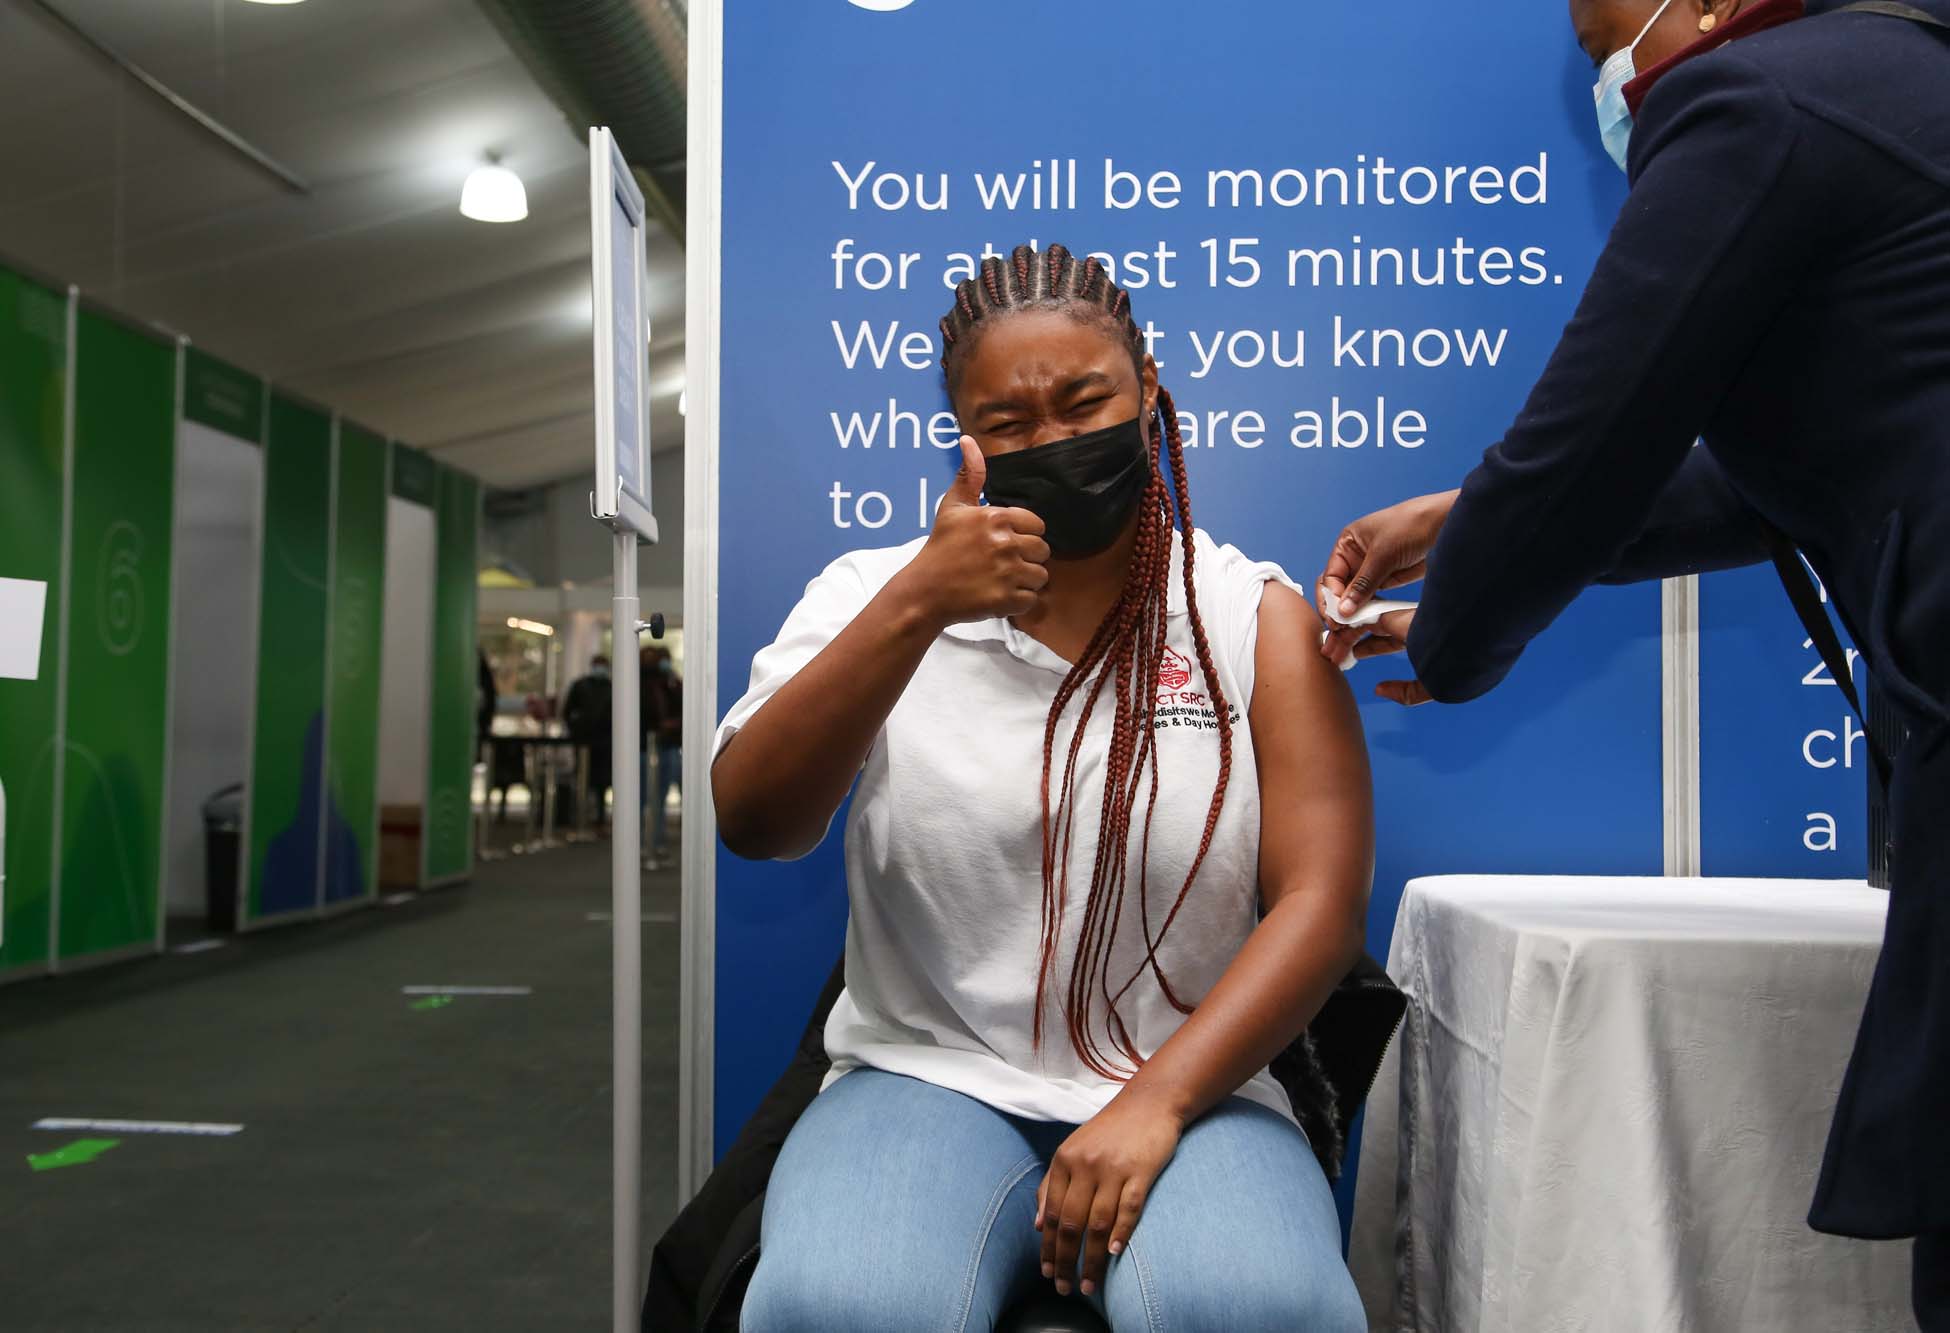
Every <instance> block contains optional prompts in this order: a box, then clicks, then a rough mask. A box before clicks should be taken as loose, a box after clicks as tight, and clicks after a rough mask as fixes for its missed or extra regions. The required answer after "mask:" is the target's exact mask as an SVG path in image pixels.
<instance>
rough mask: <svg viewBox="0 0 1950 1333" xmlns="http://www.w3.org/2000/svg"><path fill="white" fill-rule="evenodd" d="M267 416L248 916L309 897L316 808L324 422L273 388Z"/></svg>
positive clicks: (326, 505) (321, 736) (324, 574)
mask: <svg viewBox="0 0 1950 1333" xmlns="http://www.w3.org/2000/svg"><path fill="white" fill-rule="evenodd" d="M269 416H270V422H269V425H270V429H269V438H268V440H267V442H266V445H265V459H264V526H263V532H264V573H263V580H262V582H261V584H260V585H259V586H260V589H261V591H260V593H259V597H260V610H259V614H258V628H257V714H256V722H255V731H254V733H253V739H252V745H251V787H250V815H249V830H250V877H249V886H250V887H249V892H248V893H247V895H246V897H245V920H246V921H247V922H250V921H261V920H264V919H267V918H273V917H280V916H287V915H290V914H291V913H294V912H309V911H312V910H313V909H315V908H316V907H317V906H318V898H319V874H318V872H319V856H318V849H319V826H320V816H321V814H322V813H323V809H324V801H323V800H322V799H321V797H322V795H323V793H322V790H321V784H322V782H323V781H324V754H325V745H324V741H325V676H326V672H325V655H326V651H327V644H326V637H327V620H328V614H329V608H328V600H329V599H328V595H327V579H328V575H329V565H330V549H331V502H332V423H331V419H330V418H328V417H326V416H325V415H324V414H322V413H320V412H317V411H314V410H313V409H311V408H308V407H304V406H302V405H300V404H298V403H294V402H292V401H291V400H289V399H287V398H284V397H282V396H281V395H279V394H276V393H273V394H272V395H271V405H270V412H269Z"/></svg>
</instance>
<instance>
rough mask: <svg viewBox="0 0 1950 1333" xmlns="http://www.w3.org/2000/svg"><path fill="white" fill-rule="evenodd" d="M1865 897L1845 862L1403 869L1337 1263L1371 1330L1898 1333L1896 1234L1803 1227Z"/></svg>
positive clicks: (1879, 912) (1850, 1031)
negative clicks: (1421, 874) (1398, 1025)
mask: <svg viewBox="0 0 1950 1333" xmlns="http://www.w3.org/2000/svg"><path fill="white" fill-rule="evenodd" d="M1885 905H1886V895H1884V894H1882V893H1880V892H1877V891H1875V890H1872V889H1870V888H1868V887H1867V886H1866V885H1864V884H1862V883H1860V882H1859V881H1858V882H1854V883H1849V882H1831V881H1797V880H1724V879H1718V880H1714V879H1691V880H1688V879H1598V878H1569V877H1513V876H1451V877H1444V878H1436V879H1422V880H1416V881H1414V882H1412V883H1410V884H1409V886H1408V889H1407V891H1406V893H1405V895H1404V897H1403V899H1402V908H1401V915H1400V916H1399V917H1398V918H1397V920H1396V924H1395V938H1394V944H1393V947H1392V948H1391V949H1390V951H1389V964H1388V970H1389V973H1390V974H1391V975H1392V976H1393V977H1394V978H1395V981H1396V983H1397V984H1398V985H1400V986H1401V988H1402V989H1403V990H1404V991H1406V992H1407V993H1408V997H1409V1008H1408V1016H1407V1020H1406V1021H1405V1022H1404V1024H1403V1026H1402V1031H1401V1033H1400V1035H1399V1036H1398V1037H1397V1038H1396V1041H1395V1044H1394V1047H1393V1048H1392V1050H1391V1052H1390V1054H1389V1057H1388V1061H1387V1063H1386V1064H1385V1065H1384V1066H1383V1068H1382V1072H1381V1076H1380V1078H1379V1079H1378V1080H1377V1082H1376V1084H1375V1088H1374V1092H1373V1094H1372V1096H1371V1097H1370V1099H1369V1102H1368V1115H1367V1127H1366V1130H1365V1133H1364V1137H1363V1143H1362V1151H1361V1164H1360V1178H1359V1182H1358V1185H1357V1190H1356V1202H1355V1212H1354V1232H1353V1239H1352V1245H1351V1249H1350V1255H1349V1263H1350V1266H1351V1267H1352V1268H1353V1270H1354V1274H1355V1278H1356V1281H1357V1282H1358V1283H1359V1284H1360V1286H1361V1292H1362V1297H1363V1299H1364V1300H1365V1301H1366V1303H1367V1307H1368V1315H1369V1321H1370V1324H1371V1326H1372V1327H1373V1328H1375V1329H1386V1330H1397V1329H1414V1330H1425V1331H1426V1333H1470V1330H1476V1329H1481V1330H1499V1331H1501V1330H1509V1331H1510V1333H1547V1331H1549V1330H1559V1329H1565V1330H1570V1329H1576V1330H1589V1331H1591V1333H1597V1331H1599V1330H1634V1331H1636V1330H1659V1331H1660V1333H1664V1331H1666V1330H1673V1331H1675V1333H1678V1331H1682V1330H1683V1331H1684V1333H1711V1331H1713V1330H1735V1329H1738V1330H1766V1331H1767V1333H1784V1331H1786V1330H1801V1329H1807V1330H1820V1333H1878V1331H1879V1330H1884V1329H1888V1330H1903V1331H1904V1333H1911V1331H1912V1330H1914V1328H1915V1324H1914V1323H1913V1322H1912V1320H1911V1317H1910V1315H1909V1312H1908V1311H1909V1305H1908V1290H1909V1248H1908V1245H1907V1244H1906V1243H1902V1244H1892V1243H1882V1244H1871V1243H1868V1242H1862V1241H1850V1240H1840V1239H1836V1238H1834V1237H1831V1236H1821V1235H1817V1234H1816V1233H1814V1232H1812V1231H1810V1230H1809V1229H1808V1226H1807V1222H1806V1218H1807V1210H1808V1204H1809V1201H1810V1199H1811V1198H1812V1196H1813V1193H1814V1181H1815V1173H1816V1169H1817V1167H1818V1166H1819V1164H1820V1161H1821V1152H1822V1146H1823V1143H1824V1141H1825V1137H1826V1133H1827V1128H1828V1120H1829V1116H1830V1114H1831V1112H1832V1111H1833V1109H1834V1106H1835V1096H1836V1091H1837V1089H1838V1088H1839V1087H1840V1086H1841V1077H1842V1068H1843V1065H1844V1063H1845V1062H1846V1060H1847V1057H1848V1053H1849V1050H1850V1046H1851V1043H1852V1038H1853V1036H1854V1033H1855V1026H1856V1022H1857V1020H1858V1019H1859V1018H1860V1017H1861V1012H1862V1005H1863V1001H1864V999H1865V998H1866V996H1867V994H1868V987H1869V975H1870V972H1871V969H1872V968H1873V966H1874V963H1875V957H1876V951H1877V948H1878V947H1879V945H1880V943H1881V939H1882V923H1883V915H1884V911H1885Z"/></svg>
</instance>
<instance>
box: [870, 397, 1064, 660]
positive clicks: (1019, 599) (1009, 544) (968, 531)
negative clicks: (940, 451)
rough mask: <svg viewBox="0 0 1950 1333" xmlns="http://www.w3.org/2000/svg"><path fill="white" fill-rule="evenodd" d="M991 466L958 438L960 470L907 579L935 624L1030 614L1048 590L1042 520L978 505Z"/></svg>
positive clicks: (972, 444) (970, 443) (1023, 512)
mask: <svg viewBox="0 0 1950 1333" xmlns="http://www.w3.org/2000/svg"><path fill="white" fill-rule="evenodd" d="M988 471H989V469H988V463H987V461H986V460H984V459H983V457H982V451H981V450H980V449H979V448H977V447H976V444H975V441H974V440H973V439H971V438H970V437H969V436H966V435H964V436H962V437H961V470H960V471H959V472H957V473H956V474H955V482H954V485H952V486H950V487H949V488H948V493H947V494H946V495H944V496H942V497H941V506H940V508H938V509H937V510H935V515H934V531H933V532H932V533H931V534H929V536H928V541H927V545H926V546H924V547H922V548H921V553H920V555H918V556H916V557H915V558H914V563H913V564H911V565H909V566H908V568H907V570H906V571H905V572H906V573H907V574H908V575H909V576H911V578H912V579H913V582H914V587H915V595H916V596H917V598H918V599H919V601H920V604H921V605H922V606H924V607H926V608H927V610H928V613H929V614H930V616H931V617H932V619H933V620H934V621H935V622H936V623H938V624H940V625H942V626H944V627H945V626H948V625H956V624H961V623H962V622H964V621H970V620H987V619H989V618H990V617H991V616H1019V615H1022V614H1024V613H1025V612H1028V611H1030V610H1033V609H1034V608H1035V605H1036V599H1037V595H1038V594H1039V593H1040V592H1041V591H1042V589H1043V588H1044V587H1045V586H1046V585H1047V584H1048V583H1049V568H1048V565H1049V544H1048V543H1047V542H1045V541H1044V540H1043V520H1041V519H1040V518H1037V517H1036V516H1035V515H1034V514H1032V513H1030V512H1029V511H1028V510H1027V509H1003V508H998V507H996V506H993V505H984V504H983V503H982V486H983V484H984V483H985V482H986V481H987V480H988Z"/></svg>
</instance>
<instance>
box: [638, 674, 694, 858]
mask: <svg viewBox="0 0 1950 1333" xmlns="http://www.w3.org/2000/svg"><path fill="white" fill-rule="evenodd" d="M683 744H684V681H683V678H682V677H681V676H679V675H678V674H677V664H676V663H675V662H673V661H672V660H671V656H670V651H669V649H666V648H645V649H644V650H643V754H644V771H645V775H646V779H647V776H648V772H649V757H650V751H651V748H652V747H653V746H654V747H655V749H656V752H657V780H656V784H655V785H656V790H655V792H654V793H653V792H652V790H651V784H650V782H649V781H647V780H646V781H645V782H644V784H643V799H644V801H645V803H646V804H650V805H653V807H654V812H655V818H654V820H653V821H652V824H651V835H650V855H649V857H648V858H646V859H647V860H648V861H650V862H651V863H653V864H666V863H668V862H669V861H670V860H671V859H672V857H671V852H670V827H669V815H668V813H667V812H666V810H665V808H664V807H665V805H666V803H667V802H668V801H669V798H670V789H671V788H672V787H677V788H678V789H679V790H680V791H681V790H682V787H683V769H684V750H683Z"/></svg>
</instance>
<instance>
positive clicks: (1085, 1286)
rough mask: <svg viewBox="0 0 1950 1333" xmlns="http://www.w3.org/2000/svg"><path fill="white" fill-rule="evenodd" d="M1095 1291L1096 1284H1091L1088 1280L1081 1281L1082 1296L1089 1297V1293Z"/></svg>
mask: <svg viewBox="0 0 1950 1333" xmlns="http://www.w3.org/2000/svg"><path fill="white" fill-rule="evenodd" d="M1096 1290H1097V1284H1096V1283H1094V1282H1092V1281H1091V1280H1090V1279H1089V1278H1085V1279H1084V1280H1083V1294H1084V1295H1086V1296H1088V1295H1090V1294H1091V1293H1093V1292H1094V1291H1096Z"/></svg>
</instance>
